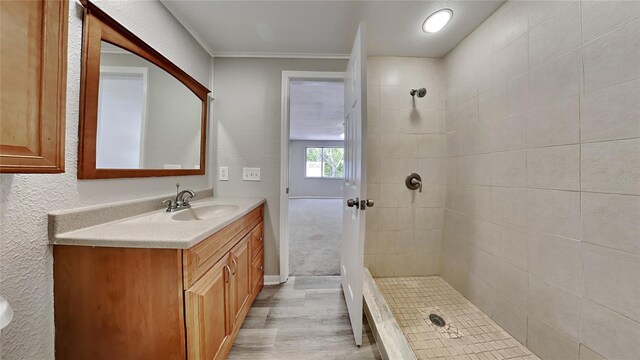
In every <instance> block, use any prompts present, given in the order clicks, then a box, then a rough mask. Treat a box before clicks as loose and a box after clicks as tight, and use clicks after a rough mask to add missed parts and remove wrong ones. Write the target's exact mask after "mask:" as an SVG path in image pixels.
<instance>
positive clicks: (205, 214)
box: [171, 205, 240, 221]
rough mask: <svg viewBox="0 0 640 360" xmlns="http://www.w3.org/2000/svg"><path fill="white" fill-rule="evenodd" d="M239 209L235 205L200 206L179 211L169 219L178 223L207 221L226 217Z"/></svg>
mask: <svg viewBox="0 0 640 360" xmlns="http://www.w3.org/2000/svg"><path fill="white" fill-rule="evenodd" d="M239 208H240V207H239V206H237V205H202V206H198V207H192V208H189V209H186V210H181V211H179V212H177V213H176V214H175V215H173V216H171V219H173V220H178V221H197V220H207V219H212V218H216V217H221V216H228V215H231V214H233V213H234V212H235V211H237V210H238V209H239Z"/></svg>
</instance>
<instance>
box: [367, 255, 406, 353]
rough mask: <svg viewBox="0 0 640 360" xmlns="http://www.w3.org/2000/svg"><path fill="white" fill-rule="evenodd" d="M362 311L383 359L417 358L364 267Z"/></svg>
mask: <svg viewBox="0 0 640 360" xmlns="http://www.w3.org/2000/svg"><path fill="white" fill-rule="evenodd" d="M362 290H363V291H362V295H363V297H364V313H365V316H366V317H367V321H368V322H369V326H370V327H371V331H372V332H373V336H374V337H375V339H376V345H377V346H378V350H379V351H380V355H381V356H382V358H383V359H385V360H417V357H416V355H415V354H414V352H413V350H412V349H411V346H410V345H409V343H408V342H407V339H406V338H405V336H404V333H403V332H402V329H401V328H400V325H398V322H397V321H396V319H395V317H394V316H393V313H392V312H391V309H390V308H389V305H387V302H386V301H385V299H384V297H383V295H382V292H380V289H378V286H377V285H376V283H375V281H374V280H373V277H372V276H371V273H370V272H369V269H367V268H366V267H365V269H364V286H363V289H362Z"/></svg>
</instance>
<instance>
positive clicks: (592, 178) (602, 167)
mask: <svg viewBox="0 0 640 360" xmlns="http://www.w3.org/2000/svg"><path fill="white" fill-rule="evenodd" d="M638 154H640V139H633V140H617V141H608V142H600V143H589V144H582V158H581V171H582V175H581V181H582V190H583V191H596V192H607V193H618V194H634V195H640V156H639V155H638Z"/></svg>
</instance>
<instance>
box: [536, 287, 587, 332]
mask: <svg viewBox="0 0 640 360" xmlns="http://www.w3.org/2000/svg"><path fill="white" fill-rule="evenodd" d="M581 302H582V298H581V297H580V296H577V295H575V294H573V293H570V292H569V291H567V290H564V289H562V288H560V287H558V286H556V285H553V284H552V283H549V282H547V281H545V280H543V279H542V278H539V277H537V276H535V275H530V276H529V311H530V312H533V313H535V314H536V315H538V316H539V317H540V318H542V319H544V320H545V321H546V322H548V323H549V324H551V325H553V326H555V327H556V328H558V329H560V330H561V331H562V332H564V333H565V334H567V335H569V336H571V337H572V338H574V339H579V338H580V316H581V313H582V311H581V308H582V305H581Z"/></svg>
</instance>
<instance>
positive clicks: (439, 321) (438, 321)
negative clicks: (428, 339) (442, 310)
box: [429, 314, 447, 327]
mask: <svg viewBox="0 0 640 360" xmlns="http://www.w3.org/2000/svg"><path fill="white" fill-rule="evenodd" d="M429 320H431V323H432V324H433V325H435V326H437V327H444V326H445V325H447V323H446V322H445V321H444V319H443V318H442V317H440V316H439V315H436V314H429Z"/></svg>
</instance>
